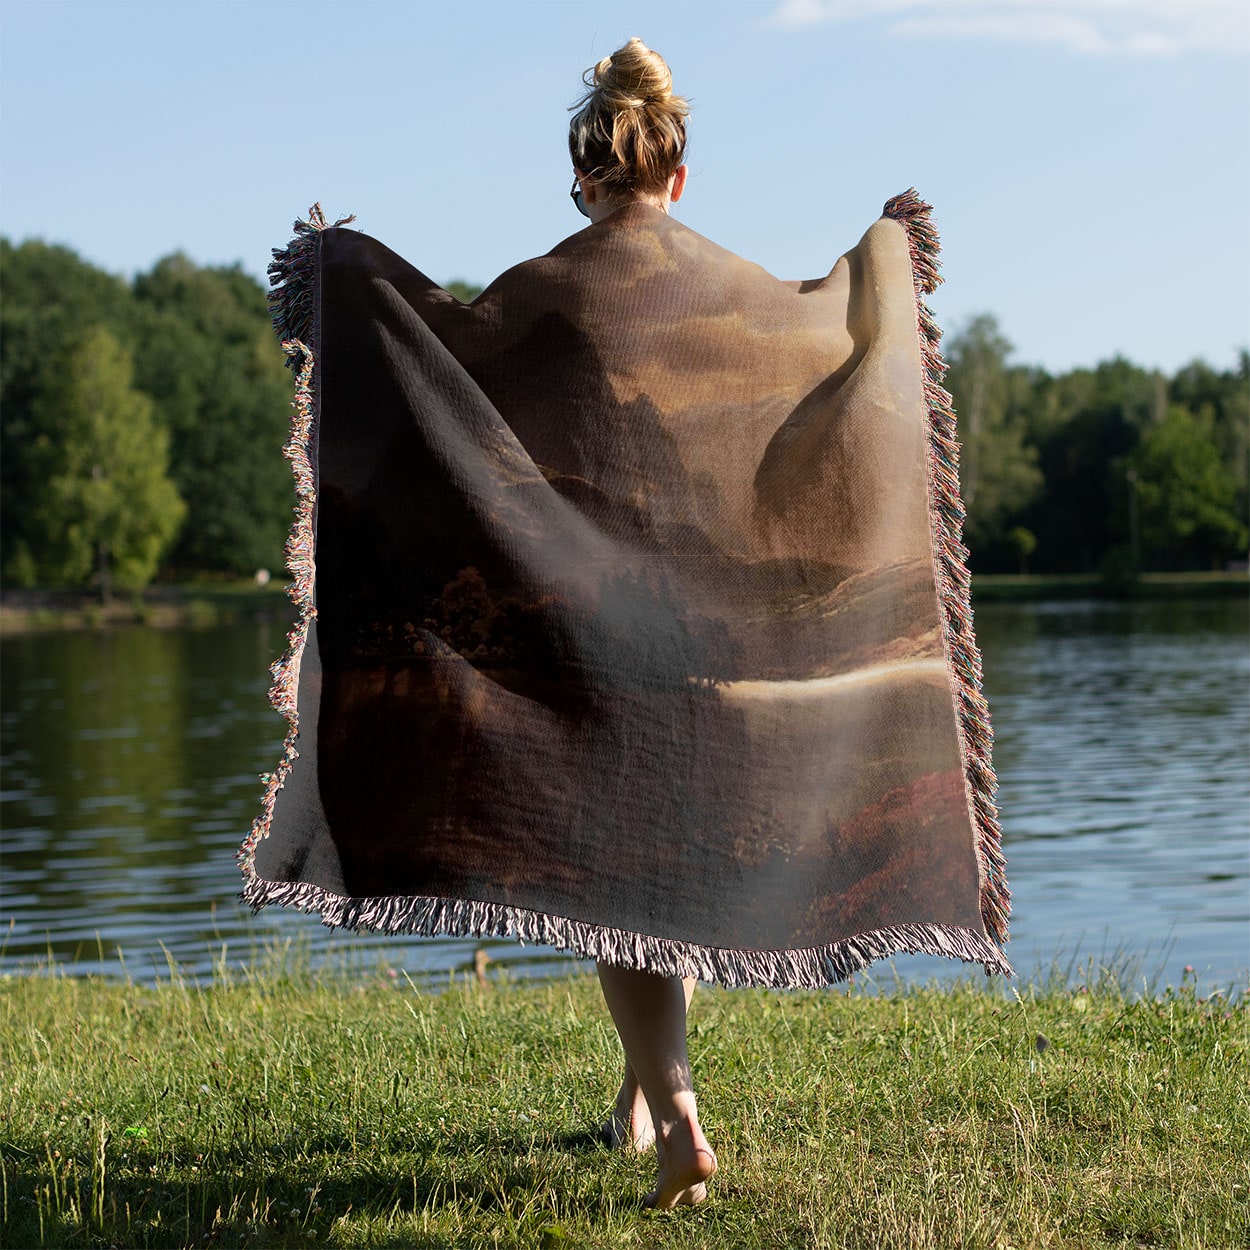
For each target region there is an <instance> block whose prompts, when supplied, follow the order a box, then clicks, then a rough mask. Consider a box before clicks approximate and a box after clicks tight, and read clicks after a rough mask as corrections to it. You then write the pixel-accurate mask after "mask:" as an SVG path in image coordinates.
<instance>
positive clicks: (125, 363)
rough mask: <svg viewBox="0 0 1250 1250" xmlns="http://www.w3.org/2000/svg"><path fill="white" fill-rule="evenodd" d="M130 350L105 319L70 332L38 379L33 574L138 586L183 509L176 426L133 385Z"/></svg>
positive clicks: (28, 455)
mask: <svg viewBox="0 0 1250 1250" xmlns="http://www.w3.org/2000/svg"><path fill="white" fill-rule="evenodd" d="M132 379H133V364H132V362H131V359H130V354H129V352H128V351H127V350H126V349H125V348H123V347H122V346H121V344H119V343H118V342H117V340H116V338H114V336H113V335H112V334H111V333H110V332H109V331H108V330H106V329H104V328H103V327H102V326H97V327H95V328H94V329H88V330H86V331H85V332H84V333H83V334H82V335H81V337H80V338H78V339H77V340H70V341H69V342H68V343H67V344H66V345H65V347H64V349H63V351H62V352H61V353H60V354H59V355H58V357H57V358H56V359H55V368H53V369H50V370H49V371H48V372H47V373H46V374H45V376H44V377H43V378H42V379H41V385H40V387H39V389H38V392H37V394H36V396H35V398H34V402H33V404H32V407H31V417H32V425H33V428H34V430H35V431H36V432H35V436H34V438H33V440H32V442H31V443H30V445H29V447H28V448H26V449H25V459H26V463H27V466H28V468H29V470H30V472H31V480H30V485H29V487H28V490H27V503H28V507H29V512H28V515H27V517H26V518H25V524H24V526H23V531H24V533H23V539H22V540H21V543H20V545H19V546H18V548H17V553H16V561H15V562H16V564H17V565H18V568H19V570H20V571H21V572H22V573H23V574H24V575H25V577H26V579H27V580H34V579H36V578H37V579H38V580H40V581H50V582H58V583H69V584H73V585H85V584H87V583H88V582H90V581H91V580H92V579H93V578H96V579H98V584H99V586H100V589H101V593H102V594H103V595H104V597H105V598H107V597H108V596H109V593H110V591H111V589H112V587H113V586H114V585H116V586H117V587H119V588H121V589H125V590H140V589H142V588H143V587H144V586H146V585H147V584H148V582H149V581H151V579H152V577H153V575H154V574H155V572H156V568H157V564H158V563H159V561H160V558H161V555H162V553H163V552H164V551H165V549H166V548H167V547H168V545H169V543H170V541H171V540H172V538H173V537H174V535H175V534H176V533H177V531H178V527H179V525H181V523H182V519H183V516H184V514H185V512H186V508H185V505H184V504H183V502H182V500H181V499H180V498H179V497H178V492H177V490H176V489H175V488H174V485H173V483H172V482H171V481H170V480H169V478H168V477H167V476H166V469H167V466H168V454H169V436H168V435H167V434H166V432H165V431H164V430H163V429H161V428H160V427H159V426H158V425H157V424H156V422H155V421H154V419H153V415H152V401H151V400H150V399H149V398H148V397H147V396H146V395H144V394H143V393H142V392H140V391H137V390H136V389H135V388H134V386H133V385H132Z"/></svg>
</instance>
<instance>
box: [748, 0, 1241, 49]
mask: <svg viewBox="0 0 1250 1250" xmlns="http://www.w3.org/2000/svg"><path fill="white" fill-rule="evenodd" d="M852 21H854V22H875V23H882V24H884V27H885V30H886V33H887V34H890V35H896V36H899V37H901V38H923V39H943V38H961V39H991V40H998V41H1007V42H1013V43H1030V44H1051V45H1055V46H1058V47H1062V48H1065V49H1067V50H1068V51H1070V52H1076V53H1080V54H1082V55H1085V56H1131V57H1167V56H1176V55H1178V54H1180V53H1182V52H1190V51H1207V52H1225V53H1240V54H1245V53H1247V52H1250V4H1247V3H1246V0H872V3H868V2H867V0H782V3H781V4H780V5H778V7H777V8H776V9H775V10H774V12H773V14H772V16H771V17H770V19H769V23H770V24H771V25H776V26H785V27H791V28H796V27H807V26H814V25H817V24H820V23H825V22H852Z"/></svg>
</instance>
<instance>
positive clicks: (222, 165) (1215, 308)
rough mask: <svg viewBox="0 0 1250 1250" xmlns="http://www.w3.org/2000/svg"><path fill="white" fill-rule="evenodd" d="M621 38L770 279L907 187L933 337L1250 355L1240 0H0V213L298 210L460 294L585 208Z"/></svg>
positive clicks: (185, 229) (247, 222)
mask: <svg viewBox="0 0 1250 1250" xmlns="http://www.w3.org/2000/svg"><path fill="white" fill-rule="evenodd" d="M635 34H637V35H640V36H641V37H642V38H643V39H644V40H646V41H647V42H648V43H650V44H651V45H652V46H653V47H655V48H656V49H658V50H659V51H660V52H662V53H663V54H664V55H665V56H666V57H667V58H668V61H669V63H670V65H671V66H672V69H673V73H674V78H675V82H676V86H677V89H678V90H679V91H681V92H682V93H683V94H686V95H687V96H689V97H690V99H691V102H692V105H693V109H694V114H693V118H692V124H691V145H690V150H689V161H690V165H691V180H690V185H689V189H688V191H687V195H686V198H685V200H684V201H683V202H682V204H681V205H680V206H679V210H678V212H679V216H680V217H681V218H682V220H684V221H685V222H686V223H687V224H688V225H690V226H691V227H692V228H694V229H695V230H697V231H699V232H700V233H702V234H705V235H708V236H709V237H710V238H712V239H715V240H716V241H717V242H718V243H721V244H723V245H724V246H726V247H728V248H731V249H732V250H734V251H736V252H738V253H740V254H741V255H743V256H746V257H748V258H749V259H751V260H754V261H757V262H758V263H760V264H762V265H764V266H765V267H766V268H767V269H769V270H770V271H772V272H773V273H776V274H777V275H778V276H781V277H808V276H812V275H815V274H817V273H823V272H825V271H826V270H828V269H829V268H830V267H831V266H832V264H833V262H834V261H835V260H836V259H837V257H838V255H839V254H841V253H842V252H843V251H845V250H846V249H847V248H848V247H850V246H851V245H852V244H854V242H855V241H856V240H857V239H858V238H859V236H860V235H861V234H862V233H863V231H864V230H865V229H866V228H867V227H868V225H869V224H870V223H871V222H872V220H873V219H874V218H875V217H876V216H877V215H878V213H879V212H880V208H881V204H882V203H883V202H884V201H885V200H886V199H887V198H888V197H889V196H890V195H892V194H894V193H895V192H897V191H900V190H903V189H904V188H906V187H908V186H911V185H915V186H916V187H917V188H918V189H919V190H920V192H921V194H922V195H924V196H925V197H926V198H927V199H929V200H930V201H931V202H932V203H933V204H934V205H935V208H936V220H937V223H938V226H939V228H940V229H941V231H942V236H943V243H944V261H945V273H946V278H947V285H946V286H945V287H943V288H942V289H941V290H940V291H939V292H938V293H937V295H936V296H935V297H934V299H933V301H932V302H933V305H934V308H935V310H936V312H937V313H938V316H939V319H940V320H941V321H942V323H943V324H944V325H945V326H946V328H947V329H948V330H949V329H954V328H957V327H958V326H959V325H960V324H961V323H962V322H963V321H964V320H965V319H966V318H967V317H969V316H971V315H974V314H976V313H979V312H992V313H994V314H995V315H996V316H997V317H998V318H999V321H1000V324H1001V326H1002V328H1003V330H1004V332H1005V333H1006V334H1007V336H1008V337H1009V338H1010V339H1011V340H1012V342H1014V343H1015V345H1016V349H1017V352H1016V359H1018V360H1020V361H1023V362H1029V363H1037V364H1041V365H1044V366H1045V367H1047V368H1049V369H1051V370H1056V371H1057V370H1064V369H1068V368H1071V367H1074V366H1077V365H1088V364H1093V363H1096V362H1097V361H1099V360H1102V359H1106V358H1108V357H1110V356H1112V355H1114V354H1116V353H1121V354H1123V355H1126V356H1128V357H1129V358H1130V359H1131V360H1134V361H1136V362H1138V363H1141V364H1144V365H1148V366H1153V367H1159V368H1163V369H1166V370H1172V369H1175V368H1176V367H1177V366H1179V365H1180V364H1182V363H1184V362H1186V361H1188V360H1190V359H1193V358H1194V357H1199V356H1200V357H1203V358H1205V359H1207V360H1208V361H1210V362H1211V363H1212V364H1215V365H1217V366H1219V367H1230V366H1231V365H1232V364H1233V363H1234V360H1235V354H1236V351H1237V350H1238V348H1240V347H1243V346H1246V345H1247V344H1248V343H1250V318H1248V317H1247V311H1246V298H1245V292H1246V289H1247V282H1248V280H1250V241H1248V239H1247V230H1246V223H1247V206H1248V205H1250V143H1248V142H1247V138H1248V133H1250V5H1247V4H1246V3H1245V0H873V2H872V3H868V0H857V2H851V0H760V2H758V3H756V2H748V0H737V2H735V0H666V2H664V3H640V2H638V0H634V2H630V3H606V2H605V3H599V2H598V0H510V2H508V3H477V2H475V0H459V2H452V0H407V2H400V3H391V2H384V0H376V2H371V0H356V2H355V3H349V2H348V0H337V2H332V3H296V2H294V0H291V2H281V3H276V2H271V0H215V2H210V3H206V2H203V0H162V2H161V3H147V2H145V0H130V2H127V3H116V2H114V0H89V2H87V3H78V2H76V0H61V2H57V0H0V84H2V85H0V228H2V229H3V231H4V233H5V234H6V235H7V236H8V237H9V238H11V239H14V240H20V239H23V238H27V237H31V236H36V237H42V238H44V239H47V240H49V241H52V242H59V243H66V244H68V245H70V246H71V247H73V248H74V249H75V250H77V251H78V252H79V253H80V254H81V255H83V256H84V257H86V258H87V259H89V260H91V261H93V262H95V263H97V264H100V265H102V266H104V267H105V268H107V269H110V270H113V271H115V272H118V273H125V274H131V273H133V272H135V271H136V270H142V269H146V268H149V267H150V266H151V265H152V264H153V262H155V261H156V260H157V259H158V258H160V257H161V256H163V255H166V254H168V253H169V252H172V251H176V250H182V251H185V252H186V253H187V254H189V255H190V256H191V257H192V258H194V259H195V260H197V261H199V262H201V263H232V262H234V261H239V262H241V263H242V264H243V265H244V267H245V268H247V269H248V270H250V271H252V272H254V273H256V274H257V275H258V276H259V275H261V274H262V273H263V269H264V266H265V264H266V262H267V260H268V254H269V248H270V247H272V246H274V245H277V244H280V243H282V242H283V241H285V239H286V238H287V236H288V235H289V230H290V224H291V220H292V219H293V217H294V216H295V215H297V214H299V213H302V212H303V210H304V209H306V208H307V206H308V205H309V204H310V203H312V202H313V201H314V200H320V201H321V202H322V204H323V205H324V207H325V209H326V211H327V213H328V214H331V215H335V214H343V213H348V212H353V213H355V214H356V215H357V218H358V221H357V225H358V226H359V227H360V228H362V229H364V230H366V231H367V232H368V233H370V234H373V235H375V236H377V237H379V238H381V239H382V240H383V241H384V242H386V243H387V244H389V245H390V246H391V247H393V248H395V249H396V250H397V251H399V252H401V253H403V254H404V255H405V256H406V257H407V258H408V259H409V260H411V261H412V262H413V263H414V264H416V265H417V266H418V267H420V268H421V269H423V270H425V271H426V272H427V273H429V274H430V275H431V276H433V277H435V278H437V279H439V280H441V281H446V280H448V279H450V278H454V277H463V278H466V279H469V280H471V281H477V282H486V281H488V280H489V279H490V278H492V277H493V276H494V275H495V274H497V273H498V272H500V271H501V270H503V269H506V268H508V267H509V266H511V265H513V264H515V263H517V262H518V261H521V260H524V259H526V258H528V257H530V256H534V255H538V254H540V253H542V252H545V251H547V250H548V249H549V248H550V247H552V246H553V245H554V244H555V243H557V242H558V241H559V240H560V239H561V238H563V237H564V236H565V235H567V234H569V233H571V232H572V231H573V230H575V229H577V228H579V227H580V225H581V224H582V219H580V218H578V217H577V216H576V213H575V210H574V209H573V207H572V205H571V203H570V202H569V199H568V195H567V191H568V185H569V183H570V181H571V174H570V170H569V162H568V156H567V149H566V147H565V134H566V128H567V117H568V114H567V111H566V110H567V108H568V106H569V105H570V104H571V103H572V102H573V101H574V99H575V98H576V96H577V94H578V91H579V86H580V81H579V77H580V73H581V71H582V70H583V69H584V68H585V67H586V66H587V65H589V64H590V63H592V62H593V61H594V60H596V59H597V58H598V57H600V56H602V55H604V54H606V53H608V52H610V51H611V50H612V49H613V48H615V47H617V46H619V45H620V44H621V43H623V42H624V41H625V40H626V39H627V38H628V37H630V36H631V35H635Z"/></svg>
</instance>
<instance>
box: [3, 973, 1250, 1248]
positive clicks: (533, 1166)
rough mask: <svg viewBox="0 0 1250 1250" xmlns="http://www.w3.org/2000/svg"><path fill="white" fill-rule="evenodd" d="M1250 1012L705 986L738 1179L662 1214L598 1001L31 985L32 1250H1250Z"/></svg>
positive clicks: (985, 993) (1071, 992)
mask: <svg viewBox="0 0 1250 1250" xmlns="http://www.w3.org/2000/svg"><path fill="white" fill-rule="evenodd" d="M1248 1017H1250V1011H1248V1009H1247V1005H1246V996H1245V995H1242V996H1241V997H1240V998H1238V999H1237V1000H1236V1002H1234V1003H1232V1004H1230V1003H1229V1002H1228V1001H1227V1000H1226V999H1224V998H1223V997H1220V996H1218V995H1217V996H1215V997H1213V998H1210V999H1207V1000H1205V1001H1203V1000H1201V999H1199V998H1198V997H1197V995H1196V992H1195V990H1194V988H1193V985H1192V982H1186V983H1185V984H1183V985H1182V986H1180V987H1179V988H1176V989H1168V990H1166V991H1164V992H1163V993H1161V994H1156V995H1153V996H1151V997H1149V998H1145V999H1139V1000H1133V999H1132V998H1130V997H1128V996H1126V995H1125V994H1124V993H1123V992H1121V990H1120V989H1119V988H1118V986H1117V984H1116V983H1115V981H1114V979H1106V980H1104V982H1103V983H1101V984H1099V985H1096V986H1093V987H1089V988H1087V987H1077V988H1075V989H1074V988H1070V987H1063V986H1059V985H1058V984H1056V985H1055V986H1053V987H1049V988H1025V989H1024V990H1022V991H1021V992H1020V994H1019V996H1018V997H1011V996H1004V995H1003V993H1002V991H1001V988H1000V987H997V986H994V985H986V984H985V983H981V984H974V983H972V982H967V983H961V984H959V985H957V986H956V987H954V988H953V989H938V988H928V989H920V990H915V991H910V992H908V991H904V990H902V989H899V990H896V991H893V992H889V993H884V994H879V995H874V994H872V993H869V992H867V991H866V990H865V989H863V988H853V989H851V991H850V992H849V993H846V992H841V991H839V992H826V993H788V994H779V993H776V992H771V991H737V992H732V993H731V992H725V991H720V990H708V989H706V988H701V989H700V991H699V992H698V994H697V995H696V997H695V1001H694V1005H693V1007H692V1010H691V1018H690V1025H691V1036H690V1046H691V1056H692V1060H693V1064H694V1068H695V1073H696V1081H697V1084H698V1092H699V1095H700V1101H701V1109H702V1115H703V1120H704V1126H705V1128H706V1130H707V1132H708V1135H709V1137H710V1138H711V1139H712V1141H713V1143H714V1144H715V1146H716V1148H717V1151H718V1154H719V1157H720V1165H721V1170H720V1173H719V1174H718V1175H717V1177H716V1178H715V1180H714V1181H713V1182H712V1185H711V1187H710V1188H711V1197H710V1200H709V1201H708V1203H707V1204H706V1205H704V1206H703V1207H700V1208H698V1209H695V1210H685V1211H677V1212H671V1213H659V1214H657V1213H652V1212H644V1211H642V1210H640V1209H639V1205H638V1199H639V1197H640V1195H641V1194H642V1193H643V1192H644V1191H645V1190H646V1189H647V1188H649V1186H650V1183H651V1177H652V1172H653V1169H654V1161H653V1159H652V1158H651V1157H644V1158H635V1157H629V1156H626V1155H623V1154H613V1153H610V1152H608V1151H607V1150H605V1149H604V1148H602V1147H601V1146H599V1145H597V1144H595V1143H594V1141H593V1139H592V1137H591V1135H590V1131H591V1130H592V1129H593V1128H594V1127H595V1126H596V1125H597V1124H598V1123H599V1122H600V1120H601V1119H602V1117H603V1115H604V1113H605V1111H606V1109H607V1107H608V1105H609V1103H610V1101H611V1098H612V1096H613V1094H614V1092H615V1088H616V1082H617V1081H618V1080H619V1075H620V1074H619V1066H620V1060H619V1055H618V1051H617V1043H616V1040H615V1034H614V1033H613V1031H612V1028H611V1025H610V1023H609V1021H608V1017H607V1014H606V1012H605V1010H604V1007H603V1004H602V1000H601V998H600V995H599V990H598V987H597V984H596V983H595V982H594V981H593V980H585V979H573V980H563V981H557V982H552V983H542V984H534V985H525V986H518V985H510V984H507V983H505V982H493V983H490V984H488V985H486V986H477V985H471V986H470V985H460V984H458V985H454V986H451V987H450V988H448V989H446V990H445V991H444V992H441V993H431V992H428V991H418V990H417V989H416V988H415V987H413V986H412V985H411V984H409V983H406V981H405V980H404V979H403V978H392V977H388V976H386V975H385V973H382V974H379V975H372V974H370V975H367V976H366V975H362V974H357V975H356V976H355V978H354V979H353V978H349V977H347V976H345V975H344V974H342V973H339V974H337V975H325V974H322V975H320V976H317V975H313V974H309V973H306V972H301V971H298V970H295V971H292V970H290V969H285V970H284V969H283V968H281V967H275V968H271V969H270V970H268V971H256V972H252V973H248V974H243V975H240V974H235V976H234V977H233V978H228V977H226V976H225V975H224V974H223V975H220V976H219V977H218V979H217V980H216V981H215V982H214V983H213V984H211V985H209V986H206V987H204V988H197V987H189V986H186V985H184V984H182V983H180V982H178V981H177V980H176V979H175V980H174V981H173V982H171V983H167V984H162V985H161V986H158V987H157V988H154V989H151V988H141V987H136V986H131V985H125V984H122V983H119V982H109V981H102V980H87V979H70V978H63V977H56V976H47V977H42V976H36V977H11V978H8V979H5V980H4V981H2V982H0V1082H3V1097H2V1098H0V1139H2V1141H3V1145H2V1147H0V1152H2V1160H3V1216H4V1223H5V1230H4V1236H3V1243H4V1245H5V1246H8V1247H25V1246H38V1245H47V1246H102V1247H103V1246H117V1247H129V1246H187V1247H191V1246H195V1247H203V1246H219V1247H242V1246H312V1245H332V1246H342V1247H349V1246H350V1247H356V1246H362V1247H363V1246H389V1247H401V1246H402V1247H422V1246H488V1247H493V1246H518V1247H519V1246H525V1247H531V1246H539V1247H543V1246H547V1247H567V1248H569V1250H572V1248H574V1247H578V1248H580V1247H598V1246H673V1247H717V1248H719V1247H739V1246H741V1247H781V1246H803V1247H808V1246H813V1247H815V1246H847V1247H866V1248H867V1247H871V1248H872V1250H877V1248H879V1247H913V1246H914V1247H928V1246H949V1247H982V1246H984V1247H994V1248H1004V1250H1005V1248H1007V1247H1013V1248H1017V1250H1023V1248H1024V1247H1061V1246H1071V1247H1090V1246H1116V1247H1139V1246H1151V1247H1153V1246H1172V1245H1176V1246H1210V1247H1233V1246H1245V1245H1247V1244H1248V1228H1250V1225H1248V1217H1250V1200H1248V1199H1250V1193H1248V1187H1250V1163H1248V1160H1250V1112H1248V1107H1250V1101H1248V1100H1250V1093H1248V1089H1250V1081H1248V1077H1250V1066H1248V1064H1247V1041H1248V1037H1247V1022H1248ZM1039 1035H1040V1037H1041V1038H1043V1039H1045V1040H1044V1041H1042V1042H1040V1043H1039V1040H1038V1039H1039Z"/></svg>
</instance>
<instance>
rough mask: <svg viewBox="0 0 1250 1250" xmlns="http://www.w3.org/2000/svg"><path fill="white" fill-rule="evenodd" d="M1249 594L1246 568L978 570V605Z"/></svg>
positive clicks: (975, 584) (974, 594)
mask: <svg viewBox="0 0 1250 1250" xmlns="http://www.w3.org/2000/svg"><path fill="white" fill-rule="evenodd" d="M1246 595H1250V577H1248V576H1247V575H1246V574H1245V573H1225V572H1218V573H1142V574H1141V575H1140V576H1138V577H1132V578H1123V579H1119V580H1108V579H1107V578H1105V577H1102V576H1100V575H1099V574H1097V573H1068V574H1049V573H1027V574H1015V573H978V574H976V575H975V576H974V577H973V579H972V599H973V604H974V605H975V604H977V603H998V602H1002V601H1004V600H1027V601H1037V600H1043V599H1233V598H1245V597H1246Z"/></svg>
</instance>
